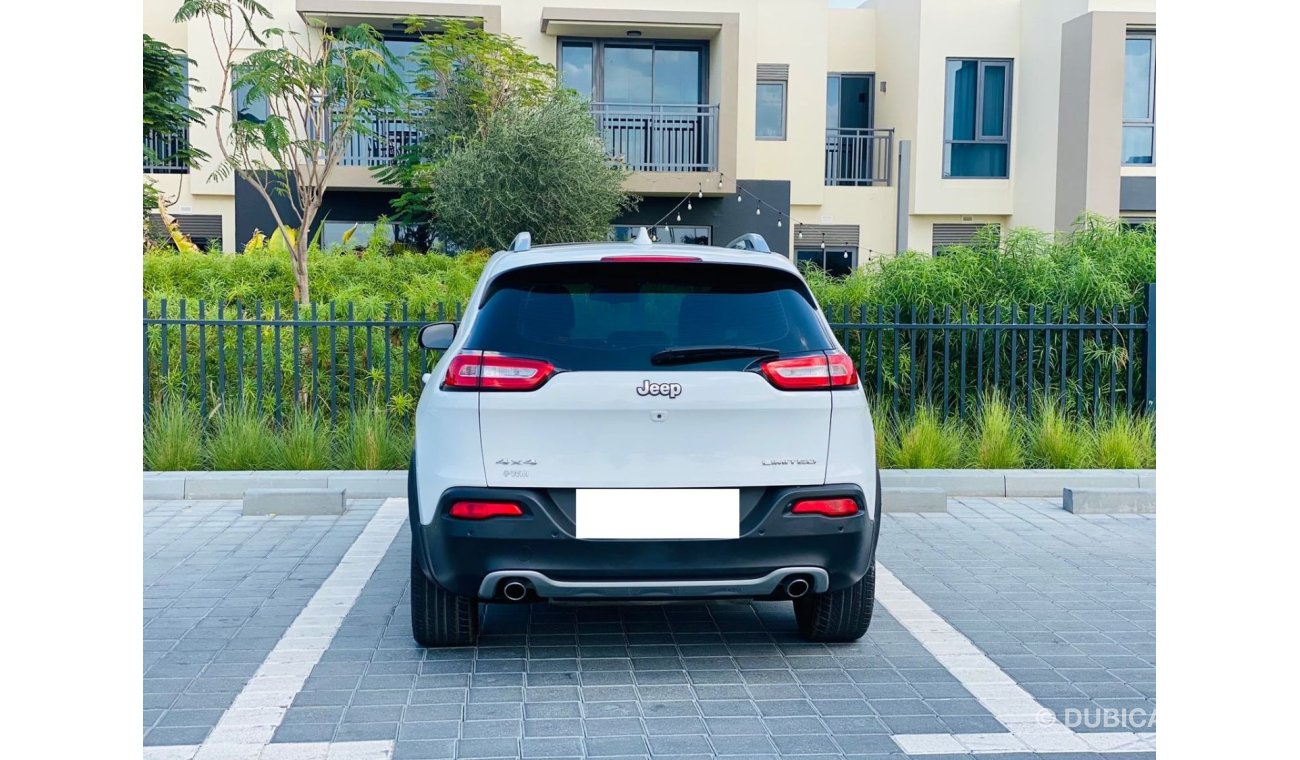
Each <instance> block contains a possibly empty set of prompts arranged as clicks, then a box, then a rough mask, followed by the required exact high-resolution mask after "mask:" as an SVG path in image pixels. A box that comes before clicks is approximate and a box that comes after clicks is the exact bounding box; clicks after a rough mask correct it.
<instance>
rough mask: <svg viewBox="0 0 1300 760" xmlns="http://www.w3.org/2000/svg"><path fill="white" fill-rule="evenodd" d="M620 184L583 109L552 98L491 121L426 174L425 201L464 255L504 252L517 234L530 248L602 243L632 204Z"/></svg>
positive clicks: (575, 101)
mask: <svg viewBox="0 0 1300 760" xmlns="http://www.w3.org/2000/svg"><path fill="white" fill-rule="evenodd" d="M623 177H624V172H623V171H622V170H620V169H618V168H617V167H615V166H613V165H611V164H610V162H609V160H608V159H607V158H606V157H605V152H604V146H603V144H602V143H601V140H600V137H599V136H598V135H597V134H596V133H595V131H594V130H593V129H592V124H591V113H590V110H589V109H588V106H587V104H586V103H585V102H584V101H582V100H580V99H579V98H577V97H576V96H574V95H571V94H568V93H556V94H555V95H554V96H553V97H551V98H549V99H548V100H546V101H544V102H542V103H540V104H537V105H530V104H525V103H510V104H507V105H506V106H505V107H503V108H501V109H500V110H498V111H496V112H495V113H493V114H491V115H490V116H489V117H488V118H487V120H486V122H485V123H484V131H483V133H482V134H478V135H473V136H471V137H468V138H466V139H464V140H461V141H459V142H457V143H456V144H455V145H454V146H453V147H452V148H451V150H450V152H449V153H448V155H447V156H446V157H445V158H444V159H443V160H442V161H440V162H439V163H438V164H437V165H436V166H434V167H430V169H429V174H428V175H427V182H426V184H425V185H424V187H423V198H424V200H425V201H426V202H427V203H428V211H429V212H430V213H431V215H432V216H433V218H434V219H436V220H437V222H436V223H437V228H438V230H439V231H440V232H442V233H444V234H446V235H447V236H448V237H450V238H451V239H452V240H454V241H456V242H457V243H459V244H461V245H463V246H465V247H469V248H492V249H498V248H504V247H505V246H506V245H507V244H508V243H509V242H510V240H511V238H513V237H514V236H515V234H516V233H518V232H519V231H520V230H530V231H531V232H532V235H533V241H534V242H536V243H560V242H567V241H574V240H603V239H604V238H605V235H606V233H607V232H608V231H609V223H610V221H611V220H612V219H613V218H614V217H615V216H616V215H618V213H619V212H620V211H622V210H624V209H626V208H628V207H629V205H630V204H631V201H632V199H631V198H629V196H628V195H627V193H625V192H624V191H623Z"/></svg>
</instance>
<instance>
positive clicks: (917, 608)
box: [876, 563, 1156, 755]
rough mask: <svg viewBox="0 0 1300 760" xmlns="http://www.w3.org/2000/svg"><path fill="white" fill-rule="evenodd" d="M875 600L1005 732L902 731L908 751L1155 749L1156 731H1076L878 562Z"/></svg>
mask: <svg viewBox="0 0 1300 760" xmlns="http://www.w3.org/2000/svg"><path fill="white" fill-rule="evenodd" d="M876 600H877V601H878V602H880V604H881V605H882V606H883V607H884V608H885V610H886V611H887V612H889V614H890V615H892V616H893V617H894V619H896V620H897V621H898V622H899V623H900V624H901V625H902V626H903V627H904V628H906V629H907V631H908V632H909V633H911V634H912V636H913V637H914V638H915V639H916V640H917V641H919V642H921V645H922V646H924V647H925V648H926V649H927V650H929V652H930V654H932V655H934V658H935V659H936V660H938V661H939V664H940V665H943V666H944V667H945V668H947V669H948V671H949V672H950V673H952V674H953V676H955V677H956V678H957V680H958V681H960V682H961V685H962V686H963V687H965V688H966V690H967V691H969V692H970V693H971V695H972V696H974V697H975V698H976V699H978V700H979V701H980V703H981V704H983V705H984V707H985V709H987V710H988V711H989V712H990V713H992V715H993V717H994V718H995V719H997V721H998V722H999V723H1001V724H1002V725H1004V726H1006V727H1007V733H1005V734H898V735H895V736H894V737H893V739H894V742H895V743H896V744H898V746H899V747H900V748H901V749H902V750H903V751H904V752H906V753H907V754H909V755H939V754H945V753H962V752H969V753H971V754H985V753H994V752H1035V753H1039V754H1044V753H1052V752H1154V751H1155V749H1156V735H1155V734H1154V733H1132V732H1115V733H1110V732H1107V733H1076V732H1074V731H1072V730H1071V729H1070V728H1069V727H1068V726H1066V725H1065V724H1064V723H1061V721H1060V720H1058V719H1057V717H1056V713H1054V712H1052V711H1051V710H1048V709H1047V708H1045V707H1043V706H1042V705H1041V704H1039V702H1038V700H1036V699H1034V698H1033V696H1031V695H1030V694H1029V692H1027V691H1025V690H1024V689H1023V688H1021V687H1020V685H1019V684H1017V683H1016V682H1015V680H1014V679H1012V678H1011V676H1008V675H1007V674H1006V673H1004V672H1003V671H1002V668H1000V667H998V665H997V663H995V662H993V661H992V660H990V659H989V658H988V656H987V655H985V654H984V652H982V651H980V649H979V648H978V647H976V646H975V645H974V644H973V643H971V640H970V639H968V638H966V637H965V636H963V635H962V634H961V632H960V631H958V630H957V629H956V628H953V627H952V625H951V624H949V623H948V621H946V620H944V619H943V618H942V617H940V616H939V614H938V613H936V612H935V611H934V610H932V609H930V606H929V605H928V604H926V603H925V602H924V601H922V600H921V598H920V597H919V596H917V595H916V594H914V593H913V592H912V590H911V589H909V588H908V587H907V586H904V585H903V583H902V581H900V580H898V578H897V577H895V576H894V574H893V573H891V572H889V570H888V569H886V568H885V566H884V565H881V564H879V563H877V565H876Z"/></svg>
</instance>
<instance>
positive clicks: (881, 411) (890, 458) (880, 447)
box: [871, 405, 898, 467]
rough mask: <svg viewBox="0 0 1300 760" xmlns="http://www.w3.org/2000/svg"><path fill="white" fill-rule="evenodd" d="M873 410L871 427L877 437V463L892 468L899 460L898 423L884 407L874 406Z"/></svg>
mask: <svg viewBox="0 0 1300 760" xmlns="http://www.w3.org/2000/svg"><path fill="white" fill-rule="evenodd" d="M873 409H875V411H873V413H872V415H871V425H872V427H873V428H874V432H875V436H876V461H877V462H879V463H880V466H882V467H890V466H893V463H894V462H895V461H897V459H898V434H897V432H896V428H897V421H896V420H895V419H894V417H893V415H891V414H890V413H889V411H887V410H886V409H885V407H884V405H881V406H880V407H878V408H877V407H875V405H873Z"/></svg>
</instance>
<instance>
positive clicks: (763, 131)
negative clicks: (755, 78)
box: [754, 81, 786, 140]
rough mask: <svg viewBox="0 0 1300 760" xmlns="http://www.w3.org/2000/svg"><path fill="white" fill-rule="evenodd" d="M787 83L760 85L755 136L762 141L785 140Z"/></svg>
mask: <svg viewBox="0 0 1300 760" xmlns="http://www.w3.org/2000/svg"><path fill="white" fill-rule="evenodd" d="M785 84H786V83H785V82H762V81H760V82H759V83H758V108H757V111H756V113H755V130H754V136H755V137H757V138H758V139H760V140H784V139H785Z"/></svg>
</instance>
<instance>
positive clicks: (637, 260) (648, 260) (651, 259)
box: [601, 256, 704, 264]
mask: <svg viewBox="0 0 1300 760" xmlns="http://www.w3.org/2000/svg"><path fill="white" fill-rule="evenodd" d="M703 260H704V259H701V258H700V257H699V256H606V257H604V258H602V259H601V261H610V262H617V263H621V264H658V263H661V262H671V263H678V264H680V263H683V262H698V261H703Z"/></svg>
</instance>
